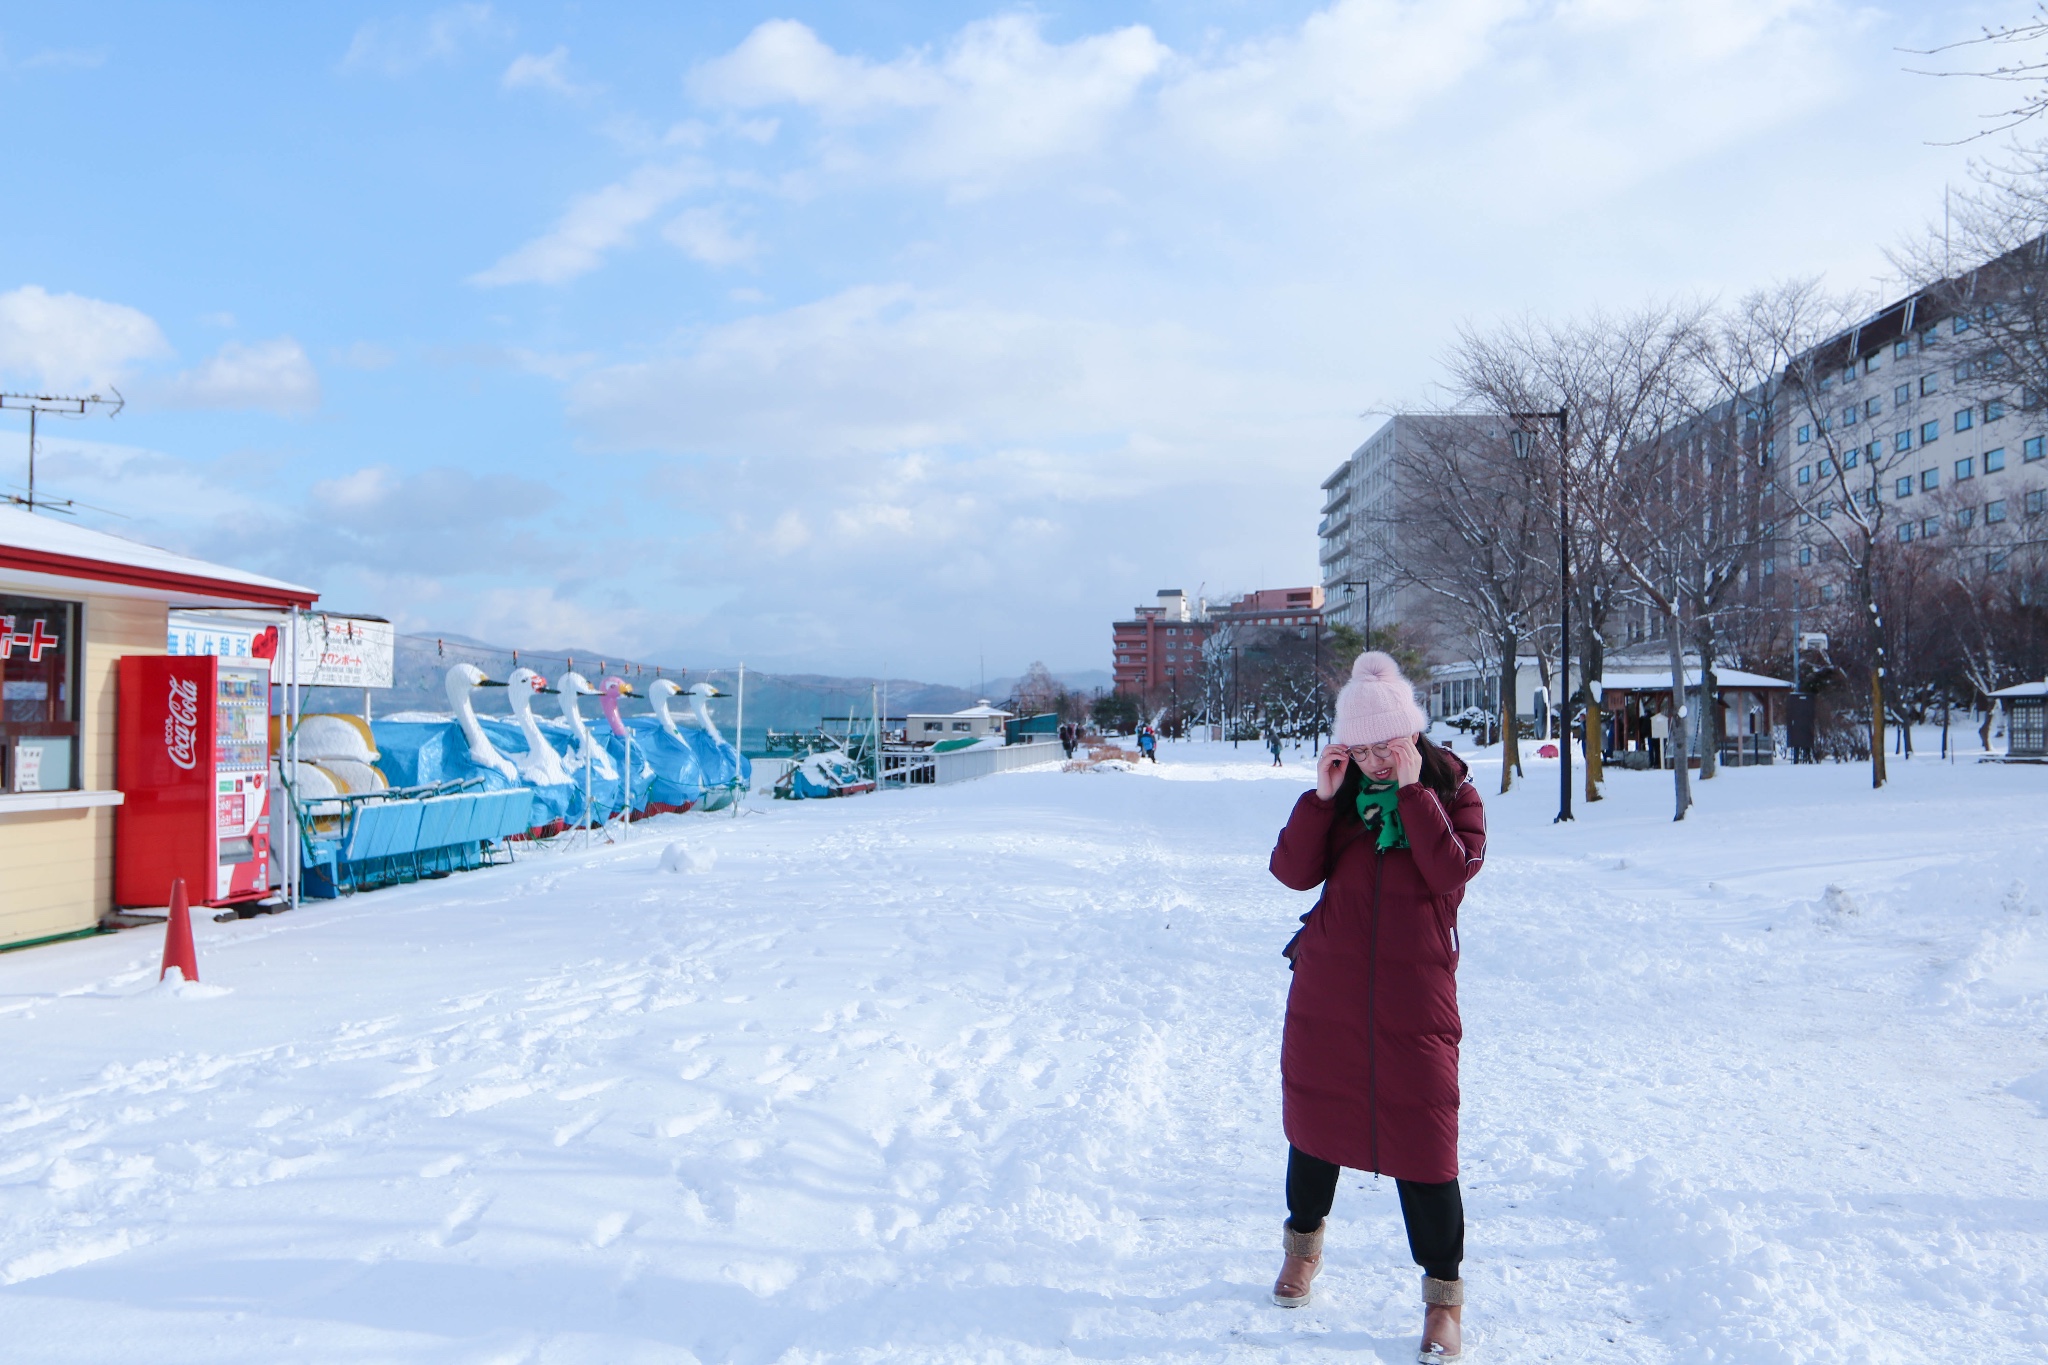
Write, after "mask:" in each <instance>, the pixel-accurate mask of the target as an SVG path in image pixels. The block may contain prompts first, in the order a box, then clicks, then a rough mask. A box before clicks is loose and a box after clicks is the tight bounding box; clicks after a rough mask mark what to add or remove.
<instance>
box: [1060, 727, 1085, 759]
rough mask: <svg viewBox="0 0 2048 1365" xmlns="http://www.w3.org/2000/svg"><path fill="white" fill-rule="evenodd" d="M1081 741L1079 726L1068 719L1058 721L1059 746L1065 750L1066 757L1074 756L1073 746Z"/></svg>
mask: <svg viewBox="0 0 2048 1365" xmlns="http://www.w3.org/2000/svg"><path fill="white" fill-rule="evenodd" d="M1080 742H1081V727H1080V726H1078V725H1076V724H1074V722H1072V721H1070V720H1063V721H1061V722H1060V747H1061V748H1062V749H1065V750H1066V751H1067V757H1068V758H1072V757H1073V756H1074V746H1075V745H1076V744H1079V743H1080Z"/></svg>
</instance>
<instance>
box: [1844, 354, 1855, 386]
mask: <svg viewBox="0 0 2048 1365" xmlns="http://www.w3.org/2000/svg"><path fill="white" fill-rule="evenodd" d="M1842 382H1843V383H1844V384H1853V383H1855V382H1856V362H1855V361H1853V360H1852V361H1850V362H1849V368H1848V369H1846V370H1844V371H1842Z"/></svg>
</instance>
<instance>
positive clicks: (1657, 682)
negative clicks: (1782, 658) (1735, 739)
mask: <svg viewBox="0 0 2048 1365" xmlns="http://www.w3.org/2000/svg"><path fill="white" fill-rule="evenodd" d="M1714 682H1715V683H1716V684H1717V685H1719V686H1721V687H1765V688H1769V687H1782V688H1785V689H1787V690H1788V691H1789V690H1790V689H1791V686H1792V684H1791V683H1789V682H1787V681H1785V680H1784V679H1783V678H1767V677H1765V676H1764V675H1763V674H1761V673H1745V672H1743V671H1742V670H1741V669H1739V668H1717V669H1715V670H1714ZM1685 685H1686V686H1687V687H1698V686H1699V685H1700V671H1699V670H1698V669H1697V668H1688V669H1686V670H1685ZM1593 689H1594V690H1595V691H1596V692H1669V691H1670V690H1671V670H1669V669H1664V670H1662V671H1660V672H1656V673H1608V674H1603V675H1602V676H1601V677H1598V678H1595V679H1594V680H1593Z"/></svg>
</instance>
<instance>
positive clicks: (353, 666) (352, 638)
mask: <svg viewBox="0 0 2048 1365" xmlns="http://www.w3.org/2000/svg"><path fill="white" fill-rule="evenodd" d="M290 638H291V627H290V624H289V623H288V622H287V620H286V619H285V616H284V614H283V613H282V612H279V613H276V614H274V615H272V614H264V613H256V612H247V613H240V612H238V613H236V614H234V615H227V614H216V613H211V612H184V611H174V612H172V613H171V617H170V632H169V638H168V640H167V644H168V646H169V652H170V653H172V654H218V655H222V656H224V657H226V658H231V659H268V660H269V661H270V680H271V681H272V682H273V683H285V682H289V681H290V680H291V668H290V666H289V663H288V661H287V657H286V656H287V654H288V643H287V642H288V641H289V640H290ZM395 648H396V638H395V635H394V632H393V630H392V626H391V623H390V622H389V621H373V620H369V619H367V618H365V617H360V616H336V615H334V614H333V613H331V612H309V613H307V614H305V615H302V616H301V617H299V682H300V684H301V685H303V686H306V687H389V686H391V673H392V655H393V652H394V650H395Z"/></svg>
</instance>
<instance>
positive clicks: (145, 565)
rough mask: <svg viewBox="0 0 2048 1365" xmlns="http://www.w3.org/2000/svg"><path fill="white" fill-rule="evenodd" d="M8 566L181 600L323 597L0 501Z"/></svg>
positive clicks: (0, 559)
mask: <svg viewBox="0 0 2048 1365" xmlns="http://www.w3.org/2000/svg"><path fill="white" fill-rule="evenodd" d="M5 570H13V571H16V572H19V573H29V574H36V575H48V576H51V577H56V578H85V579H92V580H94V581H96V582H102V583H119V584H125V585H127V586H129V587H138V588H150V589H155V590H158V591H159V592H161V593H162V595H163V596H165V597H167V598H172V599H179V600H186V599H190V600H197V601H232V602H260V603H263V604H265V605H269V606H279V607H283V606H291V605H298V606H302V607H303V606H311V605H312V604H313V602H314V601H315V600H316V599H318V598H319V596H320V594H319V593H317V592H315V591H314V590H313V589H311V588H306V587H301V586H299V585H298V584H296V583H287V582H284V581H283V580H282V579H277V578H266V577H264V576H263V575H262V574H253V573H249V572H248V571H246V570H243V569H234V568H229V567H228V566H227V565H225V564H214V563H210V562H208V561H206V560H204V559H193V558H191V557H190V556H187V555H181V554H173V553H172V552H171V551H169V550H160V549H158V548H157V547H156V546H154V545H144V544H143V543H141V542H140V541H135V540H128V539H125V538H124V537H121V536H116V535H109V534H107V533H106V532H105V531H94V530H91V529H89V528H87V527H84V526H80V525H78V524H77V523H76V522H70V521H64V520H61V519H59V518H57V517H52V516H37V515H36V514H35V513H33V512H29V511H26V510H24V509H22V508H18V507H0V571H5Z"/></svg>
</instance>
